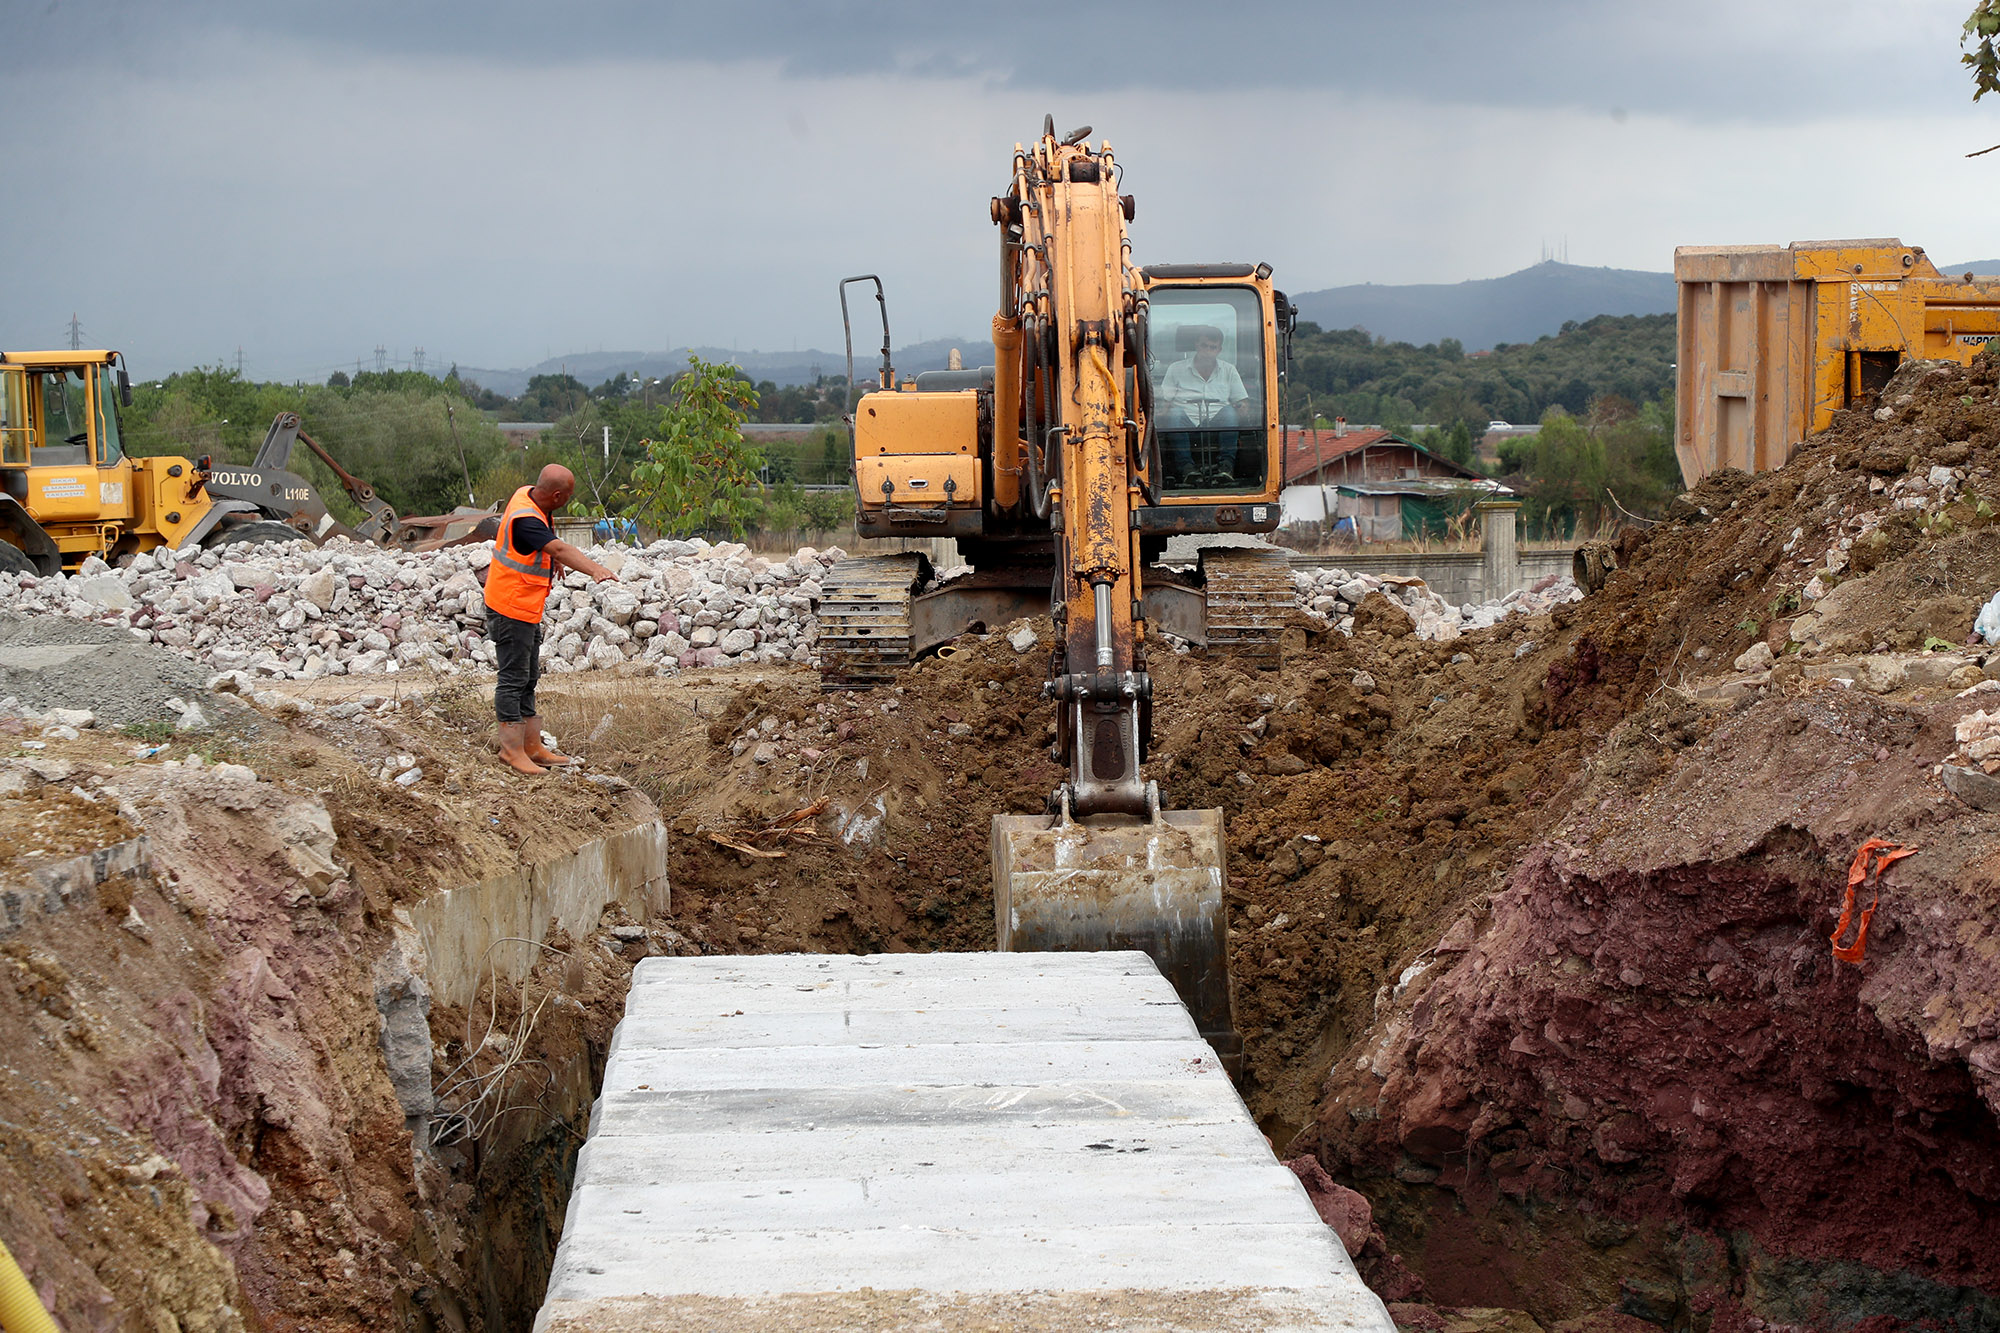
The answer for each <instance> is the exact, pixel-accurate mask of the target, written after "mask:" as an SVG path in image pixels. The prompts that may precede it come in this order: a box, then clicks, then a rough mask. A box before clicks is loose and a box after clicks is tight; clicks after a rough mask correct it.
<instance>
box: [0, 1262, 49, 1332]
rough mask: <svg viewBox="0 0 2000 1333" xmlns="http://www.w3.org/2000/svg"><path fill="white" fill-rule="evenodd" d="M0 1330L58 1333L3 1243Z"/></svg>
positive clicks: (25, 1276)
mask: <svg viewBox="0 0 2000 1333" xmlns="http://www.w3.org/2000/svg"><path fill="white" fill-rule="evenodd" d="M0 1329H5V1330H6V1333H62V1330H61V1329H59V1328H57V1327H56V1321H55V1320H53V1319H51V1318H49V1312H48V1311H47V1310H44V1309H43V1308H42V1298H41V1297H39V1296H37V1295H35V1289H34V1288H33V1287H31V1286H29V1285H28V1278H27V1275H26V1274H25V1273H23V1272H22V1271H21V1266H20V1265H19V1264H17V1263H15V1262H14V1256H13V1255H11V1254H9V1253H8V1252H7V1242H6V1241H4V1240H0Z"/></svg>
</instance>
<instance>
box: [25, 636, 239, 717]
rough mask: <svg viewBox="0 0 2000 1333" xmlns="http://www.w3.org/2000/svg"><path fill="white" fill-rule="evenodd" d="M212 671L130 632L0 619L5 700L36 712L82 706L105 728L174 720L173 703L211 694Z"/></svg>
mask: <svg viewBox="0 0 2000 1333" xmlns="http://www.w3.org/2000/svg"><path fill="white" fill-rule="evenodd" d="M210 674H211V673H210V672H208V671H206V670H204V669H203V668H202V667H200V666H198V665H197V664H195V663H194V662H190V661H189V660H188V659H187V658H185V657H182V656H181V655H180V654H178V653H174V652H170V651H168V650H167V649H165V648H159V647H155V646H153V645H150V644H145V643H141V642H139V641H138V640H137V639H136V638H134V637H133V635H132V633H131V631H129V630H125V629H120V628H116V627H114V626H110V625H96V624H92V623H90V622H89V621H82V620H70V619H67V618H64V617H58V616H0V698H4V697H5V696H7V695H10V694H11V695H13V696H14V698H16V699H17V700H19V701H20V704H21V707H23V708H27V709H32V710H34V711H36V712H47V711H48V710H49V709H51V708H82V709H88V710H90V712H92V713H94V714H95V715H96V717H97V720H98V721H99V722H100V723H103V724H107V725H111V726H123V725H125V724H127V723H130V722H152V721H161V722H172V721H174V720H176V718H177V716H178V715H177V713H176V712H175V711H174V710H172V709H169V708H168V707H167V700H169V699H175V698H178V699H180V700H183V701H184V702H188V703H193V702H196V701H198V700H201V699H204V698H205V697H206V692H205V691H204V689H203V685H204V683H205V682H206V681H207V680H208V677H209V675H210Z"/></svg>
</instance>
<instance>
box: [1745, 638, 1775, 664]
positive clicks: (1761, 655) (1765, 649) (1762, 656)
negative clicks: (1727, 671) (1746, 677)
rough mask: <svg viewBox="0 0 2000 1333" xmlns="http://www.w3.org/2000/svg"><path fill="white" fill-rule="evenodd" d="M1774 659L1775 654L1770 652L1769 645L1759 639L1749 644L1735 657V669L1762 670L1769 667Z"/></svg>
mask: <svg viewBox="0 0 2000 1333" xmlns="http://www.w3.org/2000/svg"><path fill="white" fill-rule="evenodd" d="M1774 660H1775V655H1774V654H1773V653H1772V652H1771V645H1770V644H1768V643H1765V642H1763V641H1762V640H1759V641H1758V642H1756V643H1753V644H1751V645H1750V647H1749V648H1748V649H1747V650H1745V651H1744V652H1743V653H1741V654H1740V655H1739V656H1738V657H1737V659H1736V669H1737V670H1738V671H1764V670H1767V669H1769V667H1770V665H1771V663H1772V662H1773V661H1774Z"/></svg>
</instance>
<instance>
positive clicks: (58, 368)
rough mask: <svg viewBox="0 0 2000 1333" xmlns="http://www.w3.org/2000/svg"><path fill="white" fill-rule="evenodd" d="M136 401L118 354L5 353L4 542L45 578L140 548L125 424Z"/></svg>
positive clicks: (0, 398)
mask: <svg viewBox="0 0 2000 1333" xmlns="http://www.w3.org/2000/svg"><path fill="white" fill-rule="evenodd" d="M130 392H131V387H130V382H129V381H128V380H127V378H126V375H125V370H124V367H123V365H122V363H121V360H120V358H119V355H118V353H116V352H113V351H65V352H7V353H4V354H0V492H4V496H5V501H4V502H0V540H4V541H6V542H7V543H8V544H9V545H12V546H14V547H16V548H18V549H19V550H21V551H24V552H26V553H27V554H28V556H29V557H30V558H31V559H32V560H33V562H34V563H36V565H37V567H38V568H41V569H42V572H44V573H50V572H53V566H55V565H57V564H60V565H75V564H76V563H78V562H79V561H81V560H83V559H84V558H85V557H86V556H88V555H92V554H98V553H106V554H109V553H114V552H116V551H120V550H130V549H137V547H136V545H135V540H134V537H133V533H134V528H135V519H137V518H139V517H140V514H139V506H141V505H142V504H143V503H145V502H144V501H142V500H141V499H140V497H139V495H138V492H139V489H140V487H139V485H137V484H136V483H137V482H138V480H139V478H138V476H137V473H136V470H135V467H134V463H133V461H132V460H130V459H128V458H127V457H126V455H125V447H124V438H123V432H122V430H121V429H120V423H119V420H118V409H119V407H120V406H121V404H122V403H123V402H124V401H126V400H127V399H128V397H129V395H130ZM149 462H150V460H149ZM161 470H162V471H163V472H164V469H161ZM183 489H184V487H183ZM148 498H150V497H148Z"/></svg>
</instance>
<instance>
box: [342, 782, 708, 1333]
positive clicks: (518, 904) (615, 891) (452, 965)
mask: <svg viewBox="0 0 2000 1333" xmlns="http://www.w3.org/2000/svg"><path fill="white" fill-rule="evenodd" d="M670 909H671V890H670V888H669V885H668V878H667V830H666V827H665V825H664V824H662V823H661V822H660V821H659V820H658V819H654V820H651V821H648V822H643V823H639V824H634V825H631V826H629V827H627V828H625V829H622V830H619V831H617V832H615V833H611V834H608V835H606V836H604V837H601V838H597V839H594V840H592V841H590V842H587V843H585V844H583V845H582V846H581V847H579V848H577V849H576V850H575V851H573V852H570V853H568V854H566V855H564V856H560V857H556V858H553V859H550V860H546V861H541V862H537V863H534V864H531V865H526V866H522V867H520V868H519V869H517V870H514V871H511V872H509V873H506V874H502V875H496V876H493V877H491V878H489V879H485V880H482V881H479V882H477V883H474V884H470V885H466V886H464V887H461V888H458V889H453V890H447V891H444V892H441V893H437V894H434V895H432V896H431V897H429V898H427V899H425V900H424V901H423V902H421V903H418V904H415V905H414V906H412V907H411V908H409V909H408V910H407V912H406V913H402V914H399V918H398V929H397V945H396V947H397V948H398V949H400V950H401V951H402V952H403V954H404V956H405V958H406V960H407V962H408V964H409V966H410V971H411V972H412V973H414V974H415V975H416V976H418V977H420V978H421V982H422V985H421V987H407V986H406V987H404V988H403V990H402V991H401V993H399V994H397V995H396V996H395V997H394V998H393V999H391V1001H390V1002H389V1003H388V1004H386V1005H383V1006H382V1008H383V1017H384V1037H383V1046H384V1053H385V1055H386V1056H387V1057H388V1060H389V1064H390V1074H391V1081H392V1082H393V1083H394V1084H395V1085H396V1088H397V1093H398V1096H399V1097H400V1098H401V1099H402V1100H403V1103H404V1109H405V1111H406V1113H407V1116H408V1120H407V1123H408V1124H409V1126H410V1128H411V1130H412V1132H413V1134H415V1135H421V1136H423V1137H424V1138H425V1139H427V1140H430V1141H429V1142H428V1143H427V1145H426V1148H425V1151H426V1152H427V1153H428V1154H429V1156H430V1157H431V1158H432V1159H433V1161H434V1162H435V1163H436V1165H437V1167H440V1168H442V1169H443V1171H444V1172H446V1173H448V1175H449V1178H450V1180H451V1181H452V1182H453V1183H452V1184H451V1185H450V1187H449V1188H447V1189H446V1190H445V1193H444V1205H445V1206H444V1207H443V1208H442V1209H440V1210H438V1220H437V1222H436V1224H435V1225H434V1226H433V1227H432V1228H430V1229H429V1230H428V1231H427V1232H426V1233H425V1234H424V1236H423V1237H422V1238H421V1240H420V1247H419V1248H420V1252H419V1254H418V1255H417V1256H416V1257H417V1258H418V1259H419V1261H420V1262H422V1263H423V1264H424V1265H425V1267H426V1268H427V1269H429V1270H430V1271H431V1272H433V1273H447V1274H451V1275H453V1280H448V1281H443V1282H438V1283H432V1284H427V1285H425V1286H422V1287H419V1288H418V1289H417V1291H416V1292H415V1293H414V1295H413V1296H412V1298H411V1304H410V1308H408V1309H407V1310H405V1311H403V1312H402V1313H403V1315H404V1316H405V1317H404V1320H403V1323H404V1326H406V1327H410V1328H414V1329H420V1330H426V1331H429V1330H439V1331H440V1333H461V1331H463V1330H471V1329H484V1330H489V1331H491V1333H498V1331H499V1330H508V1331H509V1333H511V1331H513V1330H526V1329H528V1328H529V1327H530V1326H531V1325H532V1324H533V1322H534V1318H535V1314H536V1312H537V1311H538V1310H539V1308H540V1306H541V1301H542V1293H543V1291H544V1289H545V1288H546V1287H547V1285H548V1279H549V1273H550V1270H551V1267H552V1265H553V1263H554V1260H555V1250H556V1245H557V1243H558V1242H559V1241H560V1240H561V1238H562V1227H563V1217H564V1210H565V1208H566V1206H567V1204H568V1201H569V1193H570V1186H571V1181H572V1180H573V1178H574V1176H575V1172H576V1162H577V1154H578V1152H579V1150H580V1149H581V1148H582V1146H583V1141H584V1137H585V1134H586V1132H587V1126H588V1123H589V1118H590V1109H591V1105H592V1102H593V1101H594V1100H595V1097H596V1093H597V1087H598V1085H599V1082H600V1080H601V1078H602V1076H603V1072H604V1064H605V1059H606V1056H607V1053H608V1038H609V1032H610V1026H611V1025H612V1024H613V1023H615V1021H616V1018H617V1014H616V1013H607V1014H599V1015H597V1016H596V1021H595V1022H594V1023H587V1024H585V1025H584V1028H585V1034H586V1035H584V1037H583V1039H581V1040H563V1039H560V1038H558V1039H552V1040H545V1039H538V1040H537V1041H536V1042H535V1044H534V1045H533V1046H532V1047H525V1048H524V1050H523V1051H522V1056H523V1060H524V1063H532V1064H533V1065H534V1066H535V1068H536V1078H535V1080H534V1096H533V1099H532V1101H528V1100H525V1099H523V1100H519V1101H517V1102H515V1103H514V1104H513V1105H510V1106H509V1107H507V1108H506V1111H505V1113H504V1114H499V1115H495V1116H493V1117H491V1118H490V1120H485V1121H483V1122H482V1124H481V1126H480V1128H479V1130H478V1132H476V1133H472V1132H468V1130H467V1127H466V1124H465V1122H464V1121H463V1119H462V1118H461V1117H458V1116H455V1115H454V1114H453V1111H452V1108H451V1107H449V1106H447V1105H444V1104H441V1103H440V1102H439V1100H438V1098H437V1093H438V1091H439V1089H438V1088H434V1087H433V1086H432V1078H433V1072H432V1067H431V1054H432V1042H433V1040H434V1037H433V1033H432V1030H431V1018H430V1015H431V1012H432V1011H433V1007H434V1008H435V1011H436V1012H437V1013H439V1014H471V1015H475V1016H483V1014H484V1013H485V1012H486V1011H485V1010H483V1009H482V1008H481V1006H482V1004H488V1003H491V1002H492V1001H493V999H494V995H493V992H494V990H495V989H496V988H497V989H498V990H500V991H502V992H511V993H513V994H515V995H518V994H520V993H521V989H522V988H523V987H524V986H525V985H526V984H527V983H528V982H529V979H530V977H531V974H532V973H533V972H534V969H535V966H536V964H537V963H538V962H539V961H542V960H543V959H544V958H545V957H546V956H547V955H548V954H550V953H551V950H550V948H549V947H548V946H546V945H545V944H544V943H543V942H544V941H548V940H550V939H564V938H567V939H568V940H571V941H580V940H584V939H586V938H587V937H591V936H592V935H593V932H595V931H597V929H598V927H599V926H600V923H601V922H602V921H603V920H604V918H605V914H606V913H607V912H608V911H610V912H616V913H619V914H622V915H623V916H624V917H626V918H629V919H633V920H637V921H641V922H643V921H646V920H648V919H650V918H654V917H659V916H664V915H666V914H667V913H668V912H669V911H670ZM393 970H394V968H393V966H392V967H391V971H393ZM621 994H622V992H621ZM380 998H381V992H380V991H379V990H378V1002H379V1000H380ZM548 998H549V1000H550V1001H551V1002H552V1003H554V1004H555V1005H556V1007H557V1009H558V1012H560V1011H561V1010H562V1009H563V1008H564V1007H565V1006H574V1007H575V1008H577V1009H579V1010H580V1009H582V1008H583V1007H584V1006H583V1004H582V1002H581V1001H579V1000H578V999H576V997H574V996H571V995H567V994H564V993H562V992H560V991H558V992H556V993H555V994H553V995H551V996H550V997H548ZM600 1007H605V1006H604V1005H603V1004H602V1002H600ZM615 1007H617V1008H622V1002H621V1003H619V1004H618V1005H617V1006H615ZM447 1035H448V1034H446V1033H445V1032H443V1031H440V1032H438V1033H436V1034H435V1039H436V1040H443V1039H444V1038H445V1037H446V1036H447ZM447 1091H448V1089H447ZM460 1100H462V1099H460ZM421 1169H422V1168H421V1167H420V1172H421Z"/></svg>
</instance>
